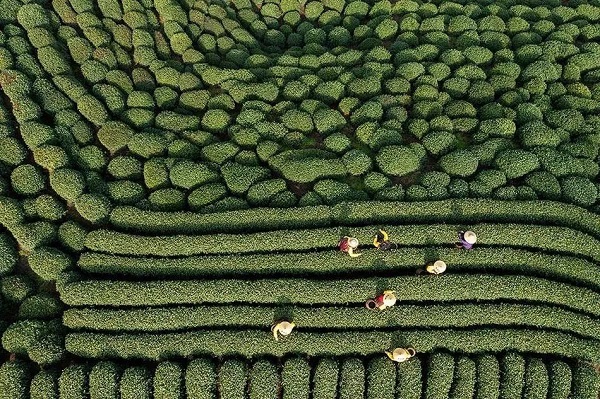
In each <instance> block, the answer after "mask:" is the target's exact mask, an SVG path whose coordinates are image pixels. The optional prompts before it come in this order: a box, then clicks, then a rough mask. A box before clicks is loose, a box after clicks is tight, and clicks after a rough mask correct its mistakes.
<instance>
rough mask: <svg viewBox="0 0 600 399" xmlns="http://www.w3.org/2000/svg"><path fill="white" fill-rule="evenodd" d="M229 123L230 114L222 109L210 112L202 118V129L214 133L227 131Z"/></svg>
mask: <svg viewBox="0 0 600 399" xmlns="http://www.w3.org/2000/svg"><path fill="white" fill-rule="evenodd" d="M229 123H230V117H229V114H228V113H227V112H225V111H223V110H220V109H211V110H208V111H206V113H205V114H204V116H203V117H202V127H203V128H205V129H206V130H208V131H211V132H214V133H221V132H223V131H225V130H226V129H227V127H228V126H229Z"/></svg>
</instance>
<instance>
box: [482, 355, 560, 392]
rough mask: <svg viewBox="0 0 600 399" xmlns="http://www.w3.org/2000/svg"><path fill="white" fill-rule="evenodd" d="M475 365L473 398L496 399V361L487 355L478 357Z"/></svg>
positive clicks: (497, 384)
mask: <svg viewBox="0 0 600 399" xmlns="http://www.w3.org/2000/svg"><path fill="white" fill-rule="evenodd" d="M476 363H477V373H476V392H475V396H474V397H475V398H476V399H490V398H498V397H499V395H500V364H499V362H498V359H497V358H496V357H495V356H492V355H489V354H487V355H482V356H480V357H479V358H478V359H477V362H476ZM563 364H564V363H563ZM567 368H568V366H567Z"/></svg>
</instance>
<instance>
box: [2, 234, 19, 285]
mask: <svg viewBox="0 0 600 399" xmlns="http://www.w3.org/2000/svg"><path fill="white" fill-rule="evenodd" d="M16 264H17V251H16V245H15V242H14V241H13V240H12V238H10V237H9V236H8V235H6V234H0V276H5V275H7V274H10V273H11V272H12V270H13V268H14V267H15V265H16Z"/></svg>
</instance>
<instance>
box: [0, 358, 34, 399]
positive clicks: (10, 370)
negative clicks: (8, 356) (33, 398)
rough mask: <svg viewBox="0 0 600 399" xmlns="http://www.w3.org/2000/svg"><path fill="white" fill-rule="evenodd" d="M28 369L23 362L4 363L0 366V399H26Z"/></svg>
mask: <svg viewBox="0 0 600 399" xmlns="http://www.w3.org/2000/svg"><path fill="white" fill-rule="evenodd" d="M28 382H29V368H28V366H27V364H26V363H25V362H21V361H13V362H6V363H3V364H2V366H0V398H2V399H26V398H27V397H28V393H27V391H28V389H27V385H28Z"/></svg>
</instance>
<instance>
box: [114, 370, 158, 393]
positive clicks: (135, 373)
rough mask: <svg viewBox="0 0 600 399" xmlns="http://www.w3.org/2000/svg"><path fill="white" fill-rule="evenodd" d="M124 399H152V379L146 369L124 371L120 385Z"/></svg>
mask: <svg viewBox="0 0 600 399" xmlns="http://www.w3.org/2000/svg"><path fill="white" fill-rule="evenodd" d="M119 387H120V393H121V398H122V399H150V398H151V397H152V396H151V395H152V377H151V375H150V372H149V370H147V369H146V368H144V367H128V368H126V369H125V371H123V375H122V376H121V381H120V383H119Z"/></svg>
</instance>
